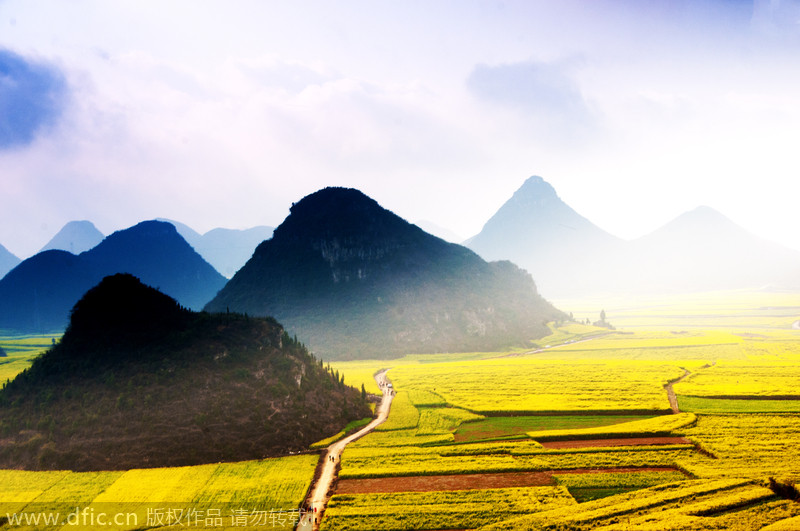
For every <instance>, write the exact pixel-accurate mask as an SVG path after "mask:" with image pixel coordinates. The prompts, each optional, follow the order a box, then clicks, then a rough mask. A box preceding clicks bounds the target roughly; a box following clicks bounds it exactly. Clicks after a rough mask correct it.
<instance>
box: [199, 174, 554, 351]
mask: <svg viewBox="0 0 800 531" xmlns="http://www.w3.org/2000/svg"><path fill="white" fill-rule="evenodd" d="M206 309H207V310H209V311H217V312H224V311H226V310H230V311H236V312H246V313H248V314H250V315H257V316H261V315H271V316H274V317H275V318H276V319H278V320H279V321H281V322H282V323H283V324H284V326H286V328H287V330H289V331H290V332H291V333H296V334H297V335H298V336H299V337H300V338H302V340H303V341H304V342H305V343H306V344H307V345H309V346H310V348H311V349H312V350H313V351H314V352H316V353H318V354H319V355H321V356H323V357H335V358H340V359H342V358H359V357H362V358H363V357H382V358H383V357H389V356H397V355H401V354H404V353H411V352H445V351H469V350H478V349H481V350H483V349H485V350H497V349H502V348H505V347H509V346H512V345H515V346H524V345H526V344H528V342H529V340H531V339H534V338H537V337H541V336H543V335H545V334H546V333H547V332H548V330H547V328H546V326H545V322H547V321H549V320H553V319H558V318H563V317H564V314H563V313H562V312H560V311H559V310H557V309H555V308H554V307H553V306H552V305H550V304H549V303H548V302H547V301H545V300H544V299H543V298H542V297H540V296H539V294H538V293H537V291H536V288H535V286H534V283H533V280H532V279H531V277H530V275H528V274H526V273H525V272H523V271H521V270H520V269H519V268H517V267H516V266H514V265H513V264H511V263H509V262H498V263H487V262H485V261H484V260H482V259H481V258H480V257H479V256H478V255H476V254H475V253H473V252H472V251H470V250H469V249H467V248H465V247H462V246H460V245H456V244H451V243H447V242H445V241H443V240H441V239H439V238H437V237H435V236H432V235H430V234H428V233H426V232H424V231H423V230H422V229H420V228H419V227H417V226H415V225H412V224H410V223H408V222H406V221H405V220H403V219H401V218H400V217H398V216H396V215H395V214H393V213H392V212H389V211H388V210H385V209H384V208H382V207H381V206H380V205H378V203H376V202H375V201H374V200H372V199H370V198H369V197H367V196H365V195H364V194H363V193H361V192H359V191H358V190H353V189H346V188H326V189H324V190H320V191H319V192H316V193H314V194H311V195H309V196H307V197H305V198H303V199H302V200H301V201H299V202H297V203H296V204H294V205H293V206H292V208H291V213H290V214H289V216H288V217H287V218H286V219H285V220H284V222H283V223H282V224H281V225H280V226H279V227H278V228H277V229H275V232H274V235H273V237H272V238H271V239H270V240H267V241H265V242H263V243H262V244H261V245H259V246H258V248H257V249H256V251H255V253H254V254H253V257H252V258H251V259H250V260H249V261H248V262H247V264H245V266H244V267H242V268H241V269H240V270H239V272H237V273H236V275H234V277H233V278H232V279H231V280H230V281H229V282H228V284H227V285H226V286H225V288H223V289H222V290H221V291H220V293H219V294H218V295H217V296H216V297H215V298H214V299H213V300H212V301H211V302H210V303H209V304H208V305H207V306H206Z"/></svg>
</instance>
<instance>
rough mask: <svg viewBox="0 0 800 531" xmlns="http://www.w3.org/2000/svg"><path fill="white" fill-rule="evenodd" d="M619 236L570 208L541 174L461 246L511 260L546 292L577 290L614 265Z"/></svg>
mask: <svg viewBox="0 0 800 531" xmlns="http://www.w3.org/2000/svg"><path fill="white" fill-rule="evenodd" d="M622 244H623V242H622V240H620V239H618V238H616V237H615V236H612V235H611V234H609V233H607V232H605V231H603V230H602V229H600V228H599V227H597V226H596V225H594V224H593V223H592V222H590V221H589V220H587V219H586V218H584V217H583V216H581V215H580V214H578V213H577V212H575V210H573V209H572V208H571V207H570V206H569V205H567V204H566V203H564V202H563V201H562V200H561V198H560V197H558V195H557V194H556V191H555V190H554V189H553V187H552V186H551V185H550V184H549V183H547V182H546V181H545V180H544V179H542V178H541V177H536V176H534V177H530V178H529V179H528V180H526V181H525V183H524V184H523V185H522V186H521V187H520V188H519V189H518V190H517V191H516V192H515V193H514V195H513V196H512V197H511V199H509V200H508V201H507V202H506V203H505V204H503V206H501V207H500V209H499V210H498V211H497V213H495V215H494V216H492V217H491V218H490V219H489V221H487V222H486V224H485V225H484V227H483V229H482V230H481V232H480V233H478V234H477V235H476V236H474V237H472V238H470V239H469V240H468V241H466V242H465V245H466V246H467V247H469V248H470V249H472V250H473V251H475V252H477V253H478V254H479V255H481V256H482V257H483V258H485V259H486V260H511V261H512V262H514V263H516V264H519V265H520V266H521V267H523V268H525V269H526V270H527V271H529V272H530V273H531V274H532V275H533V277H534V278H535V279H536V282H537V284H538V286H539V289H540V290H541V291H542V292H543V293H545V294H547V295H549V296H553V295H557V296H565V295H577V294H581V292H582V291H583V290H585V289H586V288H587V287H589V286H591V285H593V284H595V283H597V282H602V281H603V280H604V279H606V278H607V277H608V276H609V275H610V274H612V271H613V269H612V268H610V267H609V266H607V265H606V260H605V258H604V257H605V256H607V255H609V254H613V253H616V252H618V250H619V249H620V247H621V246H622Z"/></svg>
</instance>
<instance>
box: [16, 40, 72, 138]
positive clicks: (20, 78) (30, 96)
mask: <svg viewBox="0 0 800 531" xmlns="http://www.w3.org/2000/svg"><path fill="white" fill-rule="evenodd" d="M66 90H67V89H66V83H65V81H64V77H63V76H62V74H61V72H59V71H58V70H57V69H55V68H53V67H52V66H49V65H46V64H44V63H37V62H33V61H29V60H27V59H25V58H24V57H22V56H20V55H17V54H15V53H14V52H11V51H9V50H2V49H0V149H7V148H11V147H15V146H20V145H25V144H30V143H31V142H32V141H33V140H34V138H35V137H36V135H37V134H38V133H39V131H41V130H42V129H43V128H44V127H47V126H48V125H51V124H53V123H54V122H55V121H56V120H57V119H58V117H59V116H60V115H61V111H62V108H63V103H64V97H65V95H66Z"/></svg>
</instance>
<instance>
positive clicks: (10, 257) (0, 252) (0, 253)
mask: <svg viewBox="0 0 800 531" xmlns="http://www.w3.org/2000/svg"><path fill="white" fill-rule="evenodd" d="M20 261H21V260H20V259H19V258H17V257H16V256H15V255H14V254H13V253H12V252H11V251H9V250H8V249H6V248H5V247H3V246H2V245H0V278H3V277H4V276H6V274H7V273H8V272H9V271H11V270H12V269H14V268H15V267H17V265H19V263H20Z"/></svg>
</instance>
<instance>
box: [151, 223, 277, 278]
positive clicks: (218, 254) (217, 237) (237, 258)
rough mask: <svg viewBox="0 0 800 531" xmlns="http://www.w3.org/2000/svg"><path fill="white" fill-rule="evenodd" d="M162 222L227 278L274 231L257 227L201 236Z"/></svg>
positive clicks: (227, 230)
mask: <svg viewBox="0 0 800 531" xmlns="http://www.w3.org/2000/svg"><path fill="white" fill-rule="evenodd" d="M162 221H166V222H168V223H172V224H173V225H175V228H176V229H178V233H179V234H180V235H181V236H183V238H184V239H185V240H186V241H187V242H189V245H191V246H192V247H194V250H195V251H197V252H198V253H199V254H200V256H202V257H203V258H205V260H206V261H207V262H208V263H209V264H211V265H212V266H214V269H216V270H217V271H219V272H220V273H222V274H223V275H224V276H225V277H227V278H231V277H232V276H233V275H234V273H236V272H237V271H238V270H239V269H241V267H242V266H243V265H244V264H245V262H247V260H248V259H249V258H250V257H251V256H252V255H253V251H254V250H255V248H256V247H257V246H258V244H259V243H261V242H263V241H264V240H266V239H269V238H270V237H271V236H272V231H273V230H274V229H273V228H272V227H267V226H263V225H260V226H257V227H252V228H249V229H243V230H238V229H222V228H217V229H212V230H210V231H208V232H206V233H205V234H202V235H201V234H200V233H198V232H197V231H195V230H194V229H192V228H190V227H189V226H187V225H184V224H183V223H178V222H177V221H171V220H168V219H164V220H162Z"/></svg>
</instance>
